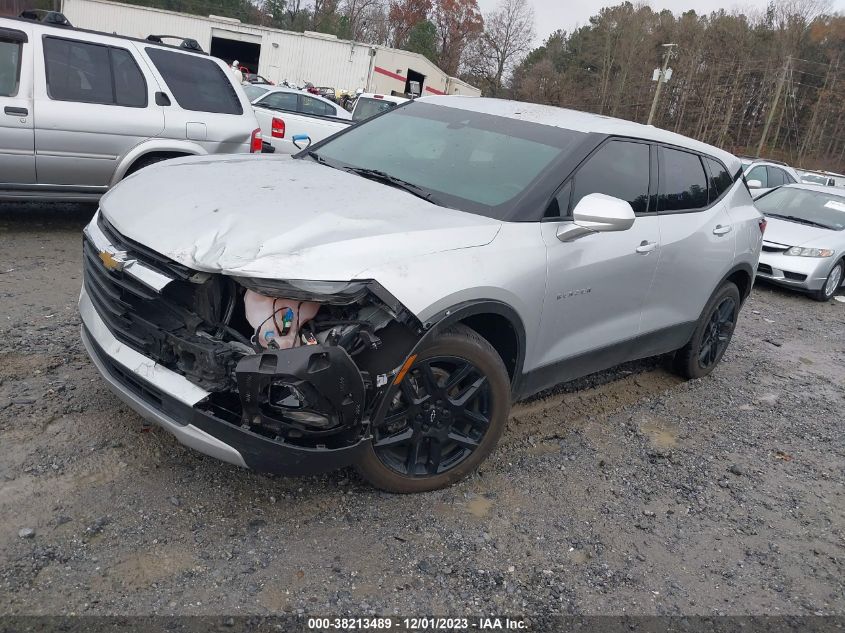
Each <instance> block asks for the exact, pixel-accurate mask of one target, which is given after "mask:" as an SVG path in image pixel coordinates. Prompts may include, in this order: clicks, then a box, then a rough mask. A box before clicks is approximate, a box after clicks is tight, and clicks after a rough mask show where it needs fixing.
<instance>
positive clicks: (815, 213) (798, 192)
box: [754, 187, 845, 231]
mask: <svg viewBox="0 0 845 633" xmlns="http://www.w3.org/2000/svg"><path fill="white" fill-rule="evenodd" d="M754 206H756V207H757V208H758V209H759V210H760V211H761V212H763V213H764V214H766V215H767V216H771V217H775V218H780V219H782V220H788V221H790V222H796V223H798V224H810V225H813V226H818V227H820V228H826V229H830V230H832V231H842V230H843V229H845V196H837V195H831V194H828V193H826V192H825V193H821V192H818V191H810V190H808V189H798V188H796V187H781V188H780V189H775V190H773V191H770V192H768V193H766V194H765V195H763V196H760V197H759V198H757V199H756V200H755V201H754Z"/></svg>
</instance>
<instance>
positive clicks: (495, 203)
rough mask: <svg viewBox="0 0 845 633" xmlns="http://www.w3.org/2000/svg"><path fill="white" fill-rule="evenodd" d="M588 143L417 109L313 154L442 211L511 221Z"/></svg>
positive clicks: (470, 115) (520, 124)
mask: <svg viewBox="0 0 845 633" xmlns="http://www.w3.org/2000/svg"><path fill="white" fill-rule="evenodd" d="M585 136H586V135H585V134H584V133H583V132H575V131H573V130H565V129H562V128H557V127H551V126H547V125H540V124H537V123H528V122H525V121H519V120H516V119H512V118H507V117H500V116H493V115H490V114H483V113H480V112H472V111H469V110H462V109H459V108H450V107H446V106H440V105H433V104H429V103H425V102H422V101H416V102H411V103H408V104H406V105H404V106H402V107H400V108H396V109H394V110H391V111H390V112H388V113H386V114H385V115H383V116H380V117H378V118H375V119H371V120H370V121H367V122H366V123H363V124H361V125H358V126H355V127H353V128H350V129H349V131H347V132H346V133H344V134H340V135H338V136H335V137H333V138H331V139H329V140H328V141H327V142H326V143H325V144H324V145H322V146H320V147H318V148H317V149H316V152H312V154H316V155H318V156H317V158H319V159H322V160H325V161H326V162H327V163H328V164H329V165H330V166H334V167H338V168H341V169H344V168H356V169H367V170H377V171H379V172H382V173H383V174H386V175H389V176H390V177H392V178H394V179H400V180H402V181H404V182H406V183H409V184H411V185H413V186H414V187H415V188H416V189H418V190H421V191H423V192H428V193H430V194H431V199H432V200H436V201H437V202H438V204H442V205H444V206H449V207H452V208H455V209H460V210H461V211H469V212H471V213H477V214H480V215H486V216H488V217H492V218H497V219H506V218H507V217H508V215H509V213H510V212H511V211H512V210H513V208H514V206H515V203H516V202H517V200H518V198H519V197H520V196H521V195H522V194H523V193H524V192H525V191H526V190H527V189H529V188H530V187H531V185H532V183H534V182H535V181H537V180H538V179H539V178H540V177H541V176H542V175H544V173H545V172H546V171H547V170H549V169H551V168H552V167H553V164H554V163H556V162H557V160H558V159H559V158H560V157H562V156H563V155H564V154H565V153H566V152H567V150H568V149H570V148H571V147H574V145H575V144H576V143H577V142H578V141H580V140H582V139H583V138H584V137H585Z"/></svg>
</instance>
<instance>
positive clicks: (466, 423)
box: [373, 356, 491, 477]
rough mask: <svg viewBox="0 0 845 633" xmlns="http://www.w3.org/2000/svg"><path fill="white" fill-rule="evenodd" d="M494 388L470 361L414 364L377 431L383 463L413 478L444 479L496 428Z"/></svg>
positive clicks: (437, 359) (376, 441)
mask: <svg viewBox="0 0 845 633" xmlns="http://www.w3.org/2000/svg"><path fill="white" fill-rule="evenodd" d="M490 404H491V397H490V385H489V383H488V382H487V378H486V377H485V376H484V374H482V373H481V372H480V371H479V369H478V368H477V367H476V366H475V365H473V364H472V363H471V362H470V361H467V360H464V359H462V358H454V357H449V356H435V357H433V358H427V359H425V360H423V361H421V362H419V363H417V364H415V365H414V366H413V368H412V369H411V371H409V372H408V374H407V375H406V376H405V379H404V380H403V381H402V383H401V385H400V391H399V393H398V394H397V395H396V398H395V400H394V404H393V406H392V407H391V409H390V411H389V412H388V414H387V416H386V417H385V419H384V422H383V424H382V425H381V426H380V427H379V428H377V429H376V430H375V433H374V437H373V448H375V451H376V454H377V455H378V456H379V458H380V459H381V461H382V462H384V464H385V465H387V466H388V467H389V468H392V469H393V470H395V471H396V472H397V473H399V474H402V475H407V476H411V477H415V476H431V475H439V474H440V473H443V472H446V471H447V470H450V469H451V468H454V467H455V466H457V465H458V464H459V463H461V462H462V461H463V460H464V459H466V458H467V457H469V455H471V454H472V452H473V451H475V450H476V449H477V448H478V446H479V445H480V444H481V442H482V440H483V439H484V435H485V433H487V430H488V429H489V428H490Z"/></svg>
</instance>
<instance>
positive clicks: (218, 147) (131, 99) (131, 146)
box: [0, 14, 262, 200]
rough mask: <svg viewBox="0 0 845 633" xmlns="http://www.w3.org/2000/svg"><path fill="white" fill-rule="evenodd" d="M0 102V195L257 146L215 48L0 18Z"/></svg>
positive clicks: (98, 189)
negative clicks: (209, 51)
mask: <svg viewBox="0 0 845 633" xmlns="http://www.w3.org/2000/svg"><path fill="white" fill-rule="evenodd" d="M53 15H60V14H53ZM0 108H2V112H0V200H3V199H64V200H67V199H72V200H86V199H92V200H96V199H97V198H99V197H100V196H101V195H102V194H103V193H105V191H106V190H108V188H109V187H110V186H112V185H114V184H115V183H116V182H118V181H120V180H121V179H122V178H124V177H125V176H126V175H128V174H131V173H133V172H135V171H138V170H139V169H141V168H142V167H145V166H147V165H150V164H152V163H155V162H158V161H161V160H164V159H167V158H173V157H176V156H186V155H196V154H219V153H229V152H249V151H250V150H252V151H261V147H262V143H261V133H260V131H259V130H258V129H257V128H258V123H257V121H256V120H255V115H254V113H253V111H252V107H251V106H250V104H249V102H248V101H247V99H246V96H245V95H244V93H243V91H242V90H241V89H240V88H239V87H237V86H235V84H234V82H233V80H232V77H231V74H230V73H229V72H227V70H226V66H225V65H224V64H223V63H222V62H221V61H220V60H217V59H214V58H212V57H208V56H207V55H204V54H202V53H200V52H194V51H191V50H188V49H186V48H181V47H175V46H167V45H164V44H161V43H157V42H153V41H148V40H134V39H129V38H124V37H118V36H115V35H107V34H104V33H96V32H93V31H83V30H81V29H74V28H71V27H69V26H62V25H60V24H48V23H42V22H36V21H32V20H26V19H12V18H5V19H4V18H0Z"/></svg>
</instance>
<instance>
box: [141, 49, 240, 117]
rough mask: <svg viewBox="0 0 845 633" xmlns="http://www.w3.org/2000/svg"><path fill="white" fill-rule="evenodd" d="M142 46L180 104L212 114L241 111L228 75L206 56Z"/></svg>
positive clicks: (237, 112) (188, 108)
mask: <svg viewBox="0 0 845 633" xmlns="http://www.w3.org/2000/svg"><path fill="white" fill-rule="evenodd" d="M145 50H146V51H147V55H149V56H150V59H151V60H152V62H153V64H154V65H155V67H156V69H157V70H158V72H159V73H161V76H162V78H163V79H164V82H165V83H166V84H167V87H168V88H170V91H171V92H172V93H173V97H174V98H175V99H176V103H178V104H179V106H180V107H182V108H184V109H185V110H193V111H195V112H210V113H216V114H238V115H240V114H243V113H244V110H243V108H242V107H241V102H240V100H239V99H238V94H237V93H236V92H235V89H234V88H233V87H232V83H231V81H230V80H229V77H228V76H227V75H226V74H225V73H224V72H223V70H222V69H221V68H220V66H218V65H217V64H216V63H215V62H213V61H212V60H211V59H209V58H208V57H202V56H200V55H194V54H191V53H177V52H175V51H166V50H164V49H161V48H152V47H150V48H147V49H145Z"/></svg>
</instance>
